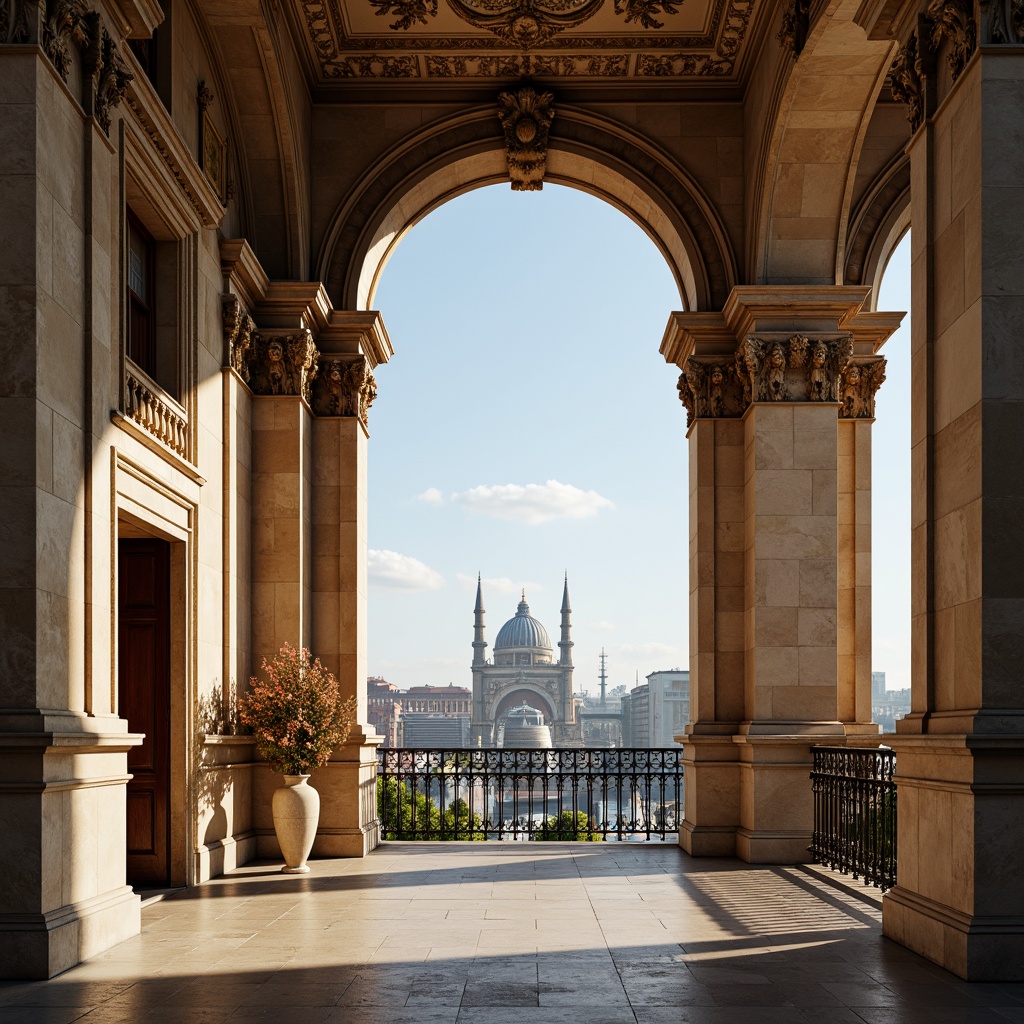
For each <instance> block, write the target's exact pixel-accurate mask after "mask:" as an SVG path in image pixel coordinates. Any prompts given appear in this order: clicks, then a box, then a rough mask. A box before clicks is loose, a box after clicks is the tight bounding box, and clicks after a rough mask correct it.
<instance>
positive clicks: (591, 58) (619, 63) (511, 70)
mask: <svg viewBox="0 0 1024 1024" xmlns="http://www.w3.org/2000/svg"><path fill="white" fill-rule="evenodd" d="M426 67H427V77H428V78H531V77H535V76H539V75H540V76H544V77H546V78H576V77H580V78H622V77H625V76H626V75H628V74H629V54H628V53H610V54H597V53H551V54H530V53H515V54H494V55H491V54H467V55H465V56H457V57H456V56H449V55H447V54H439V55H434V54H432V55H430V56H428V57H427V58H426Z"/></svg>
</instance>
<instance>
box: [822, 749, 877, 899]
mask: <svg viewBox="0 0 1024 1024" xmlns="http://www.w3.org/2000/svg"><path fill="white" fill-rule="evenodd" d="M895 770H896V755H895V754H894V753H893V751H891V750H888V749H885V748H883V749H876V748H869V749H864V748H852V747H815V748H814V770H813V771H812V772H811V784H812V789H813V791H814V837H813V839H812V841H811V854H812V856H813V858H814V860H815V862H816V863H818V864H824V865H826V866H828V867H830V868H834V869H836V870H838V871H842V872H843V873H844V874H846V873H847V872H849V873H850V874H852V875H853V877H854V878H863V879H864V884H865V885H877V886H879V887H880V888H881V889H882V891H883V892H884V891H885V890H886V889H888V888H890V887H891V886H893V885H895V884H896V784H895V783H894V782H893V773H894V772H895Z"/></svg>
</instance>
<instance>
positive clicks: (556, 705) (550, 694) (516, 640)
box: [471, 578, 583, 747]
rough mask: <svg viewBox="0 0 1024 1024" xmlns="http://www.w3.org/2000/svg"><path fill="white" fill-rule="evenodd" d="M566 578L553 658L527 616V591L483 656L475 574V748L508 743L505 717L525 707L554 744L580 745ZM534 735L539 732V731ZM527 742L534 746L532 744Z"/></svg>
mask: <svg viewBox="0 0 1024 1024" xmlns="http://www.w3.org/2000/svg"><path fill="white" fill-rule="evenodd" d="M570 612H571V609H570V607H569V581H568V578H566V581H565V587H564V589H563V591H562V613H561V614H562V621H561V637H560V639H559V642H558V651H559V653H558V660H557V661H556V660H555V651H554V647H553V645H552V643H551V639H550V637H549V636H548V631H547V630H546V629H545V628H544V626H543V624H542V623H541V622H540V621H539V620H537V619H535V618H534V617H533V616H532V615H531V614H530V606H529V605H528V604H527V603H526V593H525V591H524V592H523V595H522V600H521V601H520V602H519V607H518V608H517V609H516V613H515V615H514V616H513V617H512V618H511V619H509V620H508V621H507V622H506V623H505V624H504V625H503V626H502V627H501V629H499V630H498V635H497V637H495V640H494V654H493V657H492V658H490V659H488V657H487V646H488V645H487V641H486V640H485V639H484V601H483V589H482V584H481V581H480V580H479V578H478V579H477V587H476V608H475V609H474V632H473V724H472V732H471V737H472V738H471V742H472V744H473V745H474V746H481V747H494V746H497V745H498V743H499V739H501V738H504V743H503V745H504V746H507V747H511V746H516V745H517V744H515V743H510V742H509V738H510V737H512V738H514V737H515V736H516V735H518V733H516V731H515V728H513V729H512V730H511V731H507V729H506V726H507V724H508V722H509V719H510V716H513V715H514V714H515V713H518V712H521V709H522V707H523V706H524V705H526V706H527V707H528V708H529V709H530V711H531V712H534V713H535V715H533V716H532V717H531V723H530V724H531V726H533V727H537V728H538V729H540V728H544V729H547V730H549V732H550V743H549V744H548V745H551V744H553V745H554V746H556V747H580V746H582V745H583V735H582V730H581V728H580V722H579V719H578V717H577V714H576V704H575V701H574V699H573V692H572V668H573V666H572V639H571V629H572V627H571V623H570V621H569V616H570ZM538 735H539V733H538ZM529 745H531V746H532V745H533V744H532V743H531V744H529Z"/></svg>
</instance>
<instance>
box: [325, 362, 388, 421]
mask: <svg viewBox="0 0 1024 1024" xmlns="http://www.w3.org/2000/svg"><path fill="white" fill-rule="evenodd" d="M376 397H377V381H376V380H375V378H374V376H373V373H372V372H371V370H370V364H369V363H368V362H367V360H366V359H365V358H364V357H363V356H331V357H329V358H326V359H324V360H323V362H321V364H320V373H319V376H318V377H317V380H316V384H315V386H314V388H313V412H314V413H316V415H317V416H358V417H359V419H360V420H361V421H362V422H363V424H365V423H366V417H367V413H368V412H369V409H370V406H371V405H373V401H374V399H375V398H376Z"/></svg>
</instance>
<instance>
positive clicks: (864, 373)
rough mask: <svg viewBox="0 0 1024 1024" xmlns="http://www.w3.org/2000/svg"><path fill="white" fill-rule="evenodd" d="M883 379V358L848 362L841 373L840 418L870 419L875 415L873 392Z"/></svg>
mask: <svg viewBox="0 0 1024 1024" xmlns="http://www.w3.org/2000/svg"><path fill="white" fill-rule="evenodd" d="M884 380H885V359H884V358H883V357H881V356H879V357H878V358H877V359H866V360H863V361H860V362H856V363H849V364H848V365H847V366H846V368H845V369H844V370H843V373H842V381H841V394H840V400H841V401H842V403H843V404H842V407H841V408H840V410H839V416H840V418H841V419H850V420H855V419H871V418H873V417H874V415H875V393H876V392H877V391H878V389H879V388H880V387H881V386H882V381H884Z"/></svg>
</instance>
